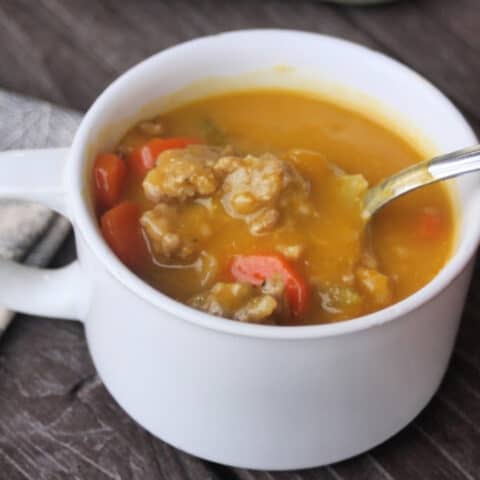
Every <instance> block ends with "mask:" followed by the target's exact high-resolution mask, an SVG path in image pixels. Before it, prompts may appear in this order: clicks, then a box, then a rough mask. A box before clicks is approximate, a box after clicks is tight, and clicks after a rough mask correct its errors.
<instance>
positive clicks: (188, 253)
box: [93, 90, 454, 325]
mask: <svg viewBox="0 0 480 480" xmlns="http://www.w3.org/2000/svg"><path fill="white" fill-rule="evenodd" d="M422 159H423V157H422V153H421V152H420V151H418V150H417V149H416V148H415V146H414V145H410V144H409V143H407V142H406V141H405V140H403V139H402V138H400V137H399V136H398V135H397V134H396V133H395V132H393V131H390V130H389V129H387V128H385V127H384V126H382V125H381V124H380V123H379V122H377V121H375V120H373V119H371V118H369V117H368V116H367V115H364V114H362V113H358V112H353V111H350V110H347V109H345V108H343V107H340V106H338V105H335V104H333V103H331V102H328V101H324V100H322V99H320V98H317V97H314V96H308V95H306V94H302V93H299V92H292V91H282V90H255V91H245V92H233V93H230V94H225V95H221V96H217V97H209V98H205V99H202V100H199V101H196V102H193V103H190V104H188V105H185V106H182V107H180V108H178V109H176V110H173V111H170V112H167V113H164V114H162V115H160V116H158V117H155V118H152V119H148V120H145V121H142V122H140V123H139V124H137V125H135V126H134V127H133V128H132V129H131V130H130V131H128V132H127V134H126V135H125V136H124V137H123V139H122V140H121V141H120V142H119V144H118V145H117V146H116V148H115V149H114V151H113V152H105V153H101V154H99V155H98V156H97V158H96V161H95V165H94V171H93V189H94V196H95V205H96V211H97V215H98V218H99V222H100V226H101V230H102V233H103V235H104V238H105V239H106V241H107V242H108V244H109V245H110V247H111V248H112V250H113V251H114V252H115V253H116V254H117V256H118V257H119V258H120V260H122V261H123V262H124V263H125V264H126V265H127V266H128V267H129V268H130V269H131V270H133V271H134V272H135V273H136V274H137V275H139V276H140V277H141V278H142V279H144V280H145V281H146V282H148V283H149V284H151V285H152V286H154V287H155V288H157V289H158V290H160V291H161V292H163V293H165V294H167V295H169V296H170V297H172V298H174V299H176V300H178V301H180V302H183V303H186V304H188V305H190V306H192V307H194V308H197V309H200V310H203V311H207V312H209V313H212V314H214V315H218V316H222V317H226V318H231V319H234V320H237V321H242V322H251V323H262V324H273V325H307V324H319V323H329V322H336V321H340V320H347V319H351V318H354V317H358V316H360V315H364V314H367V313H370V312H374V311H376V310H379V309H382V308H384V307H386V306H388V305H391V304H393V303H395V302H398V301H399V300H401V299H403V298H405V297H406V296H408V295H410V294H412V293H413V292H415V291H416V290H418V289H419V288H421V287H422V286H424V285H425V284H426V283H428V282H429V281H430V280H431V279H432V278H433V277H434V276H435V274H436V273H437V272H438V271H439V270H440V269H441V268H442V266H443V265H444V264H445V262H446V260H447V259H448V257H449V255H450V252H451V249H452V244H453V237H454V220H453V209H452V206H451V203H450V198H449V194H448V191H447V189H446V187H444V186H443V185H440V184H436V185H432V186H429V187H426V188H423V189H420V190H418V191H416V192H413V193H411V194H409V195H406V196H405V197H403V198H400V199H398V200H397V201H395V202H393V203H392V204H390V205H388V206H387V207H385V208H384V209H383V210H382V211H380V212H379V213H378V214H376V215H375V216H374V218H373V219H372V220H371V221H370V222H369V223H368V224H366V223H365V222H364V220H363V218H362V205H363V204H362V202H363V195H364V193H365V192H366V190H367V188H368V186H369V185H373V184H375V183H377V182H378V181H379V180H380V179H382V178H384V177H386V176H388V175H391V174H392V173H394V172H396V171H398V170H400V169H402V168H404V167H406V166H408V165H410V164H412V163H415V162H418V161H420V160H422Z"/></svg>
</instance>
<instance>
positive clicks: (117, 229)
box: [100, 202, 148, 270]
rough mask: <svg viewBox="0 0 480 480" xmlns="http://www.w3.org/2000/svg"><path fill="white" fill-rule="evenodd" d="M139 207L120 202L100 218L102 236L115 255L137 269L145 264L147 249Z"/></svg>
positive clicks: (131, 203) (130, 203)
mask: <svg viewBox="0 0 480 480" xmlns="http://www.w3.org/2000/svg"><path fill="white" fill-rule="evenodd" d="M140 215H141V212H140V208H139V207H138V206H137V205H136V204H135V203H133V202H122V203H120V204H119V205H117V206H116V207H113V208H112V209H110V210H108V211H107V212H106V213H104V214H103V215H102V217H101V219H100V226H101V230H102V234H103V237H104V238H105V240H106V241H107V243H108V245H109V246H110V248H111V249H112V250H113V251H114V252H115V254H116V255H117V257H118V258H119V259H120V260H121V261H122V262H123V263H125V265H127V266H128V267H130V268H132V269H134V270H137V269H139V268H141V267H142V266H143V265H145V262H146V260H147V259H148V250H147V246H146V243H145V240H144V238H143V234H142V229H141V226H140Z"/></svg>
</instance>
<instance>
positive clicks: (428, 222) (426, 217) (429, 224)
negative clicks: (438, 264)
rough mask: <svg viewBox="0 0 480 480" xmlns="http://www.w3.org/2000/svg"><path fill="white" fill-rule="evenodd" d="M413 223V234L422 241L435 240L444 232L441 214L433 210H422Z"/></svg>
mask: <svg viewBox="0 0 480 480" xmlns="http://www.w3.org/2000/svg"><path fill="white" fill-rule="evenodd" d="M415 221H416V223H415V234H416V236H417V237H419V238H421V239H423V240H435V239H437V238H440V237H441V236H442V235H443V233H444V232H445V222H444V219H443V217H442V214H441V212H440V211H438V210H437V209H435V208H426V209H424V210H423V211H422V212H421V213H420V214H419V215H418V216H417V217H416V219H415Z"/></svg>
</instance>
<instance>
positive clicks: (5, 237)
mask: <svg viewBox="0 0 480 480" xmlns="http://www.w3.org/2000/svg"><path fill="white" fill-rule="evenodd" d="M80 118H81V115H80V114H79V113H77V112H73V111H70V110H66V109H63V108H60V107H56V106H54V105H51V104H49V103H46V102H42V101H39V100H35V99H31V98H27V97H23V96H21V95H17V94H14V93H11V92H6V91H2V90H0V151H4V150H13V149H23V148H43V147H60V146H62V147H63V146H68V145H69V144H70V143H71V140H72V138H73V135H74V133H75V130H76V128H77V126H78V124H79V122H80ZM0 168H1V156H0ZM0 188H1V186H0ZM69 229H70V226H69V224H68V222H67V220H66V219H64V218H63V217H61V216H59V215H57V214H56V213H54V212H52V211H51V210H49V209H48V208H46V207H43V206H41V205H36V204H32V203H27V202H20V201H13V200H0V256H1V257H3V258H8V259H13V260H16V261H22V262H25V263H28V264H30V265H37V266H43V265H46V264H48V262H49V261H50V259H51V258H52V256H53V255H54V253H55V252H56V250H57V248H58V247H59V245H60V244H61V243H62V242H63V240H64V239H65V237H66V235H67V234H68V232H69ZM12 316H13V312H9V311H8V310H6V309H4V308H2V307H0V335H1V333H2V331H4V329H5V328H6V327H7V325H8V324H9V322H10V320H11V318H12Z"/></svg>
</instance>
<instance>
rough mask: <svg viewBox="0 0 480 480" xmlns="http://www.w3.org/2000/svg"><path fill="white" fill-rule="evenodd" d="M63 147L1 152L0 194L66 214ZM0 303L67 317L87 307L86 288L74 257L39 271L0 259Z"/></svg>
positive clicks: (76, 317) (75, 317)
mask: <svg viewBox="0 0 480 480" xmlns="http://www.w3.org/2000/svg"><path fill="white" fill-rule="evenodd" d="M68 155H69V150H68V149H67V148H51V149H41V150H16V151H15V150H12V151H7V152H2V153H0V198H9V199H21V200H28V201H32V202H36V203H41V204H43V205H45V206H47V207H50V208H51V209H53V210H55V211H57V212H58V213H60V214H62V215H64V216H66V217H68V209H67V204H66V191H65V182H64V171H65V163H66V161H67V158H68ZM0 285H1V287H0V304H1V305H3V306H5V307H7V308H8V309H11V310H14V311H18V312H23V313H29V314H34V315H43V316H48V317H56V318H63V319H70V320H80V319H81V318H82V317H83V314H84V312H85V310H86V308H85V306H86V304H87V299H88V298H87V297H88V291H89V289H88V287H87V285H86V284H85V278H84V275H82V272H81V267H80V264H79V263H78V260H76V261H74V262H72V263H71V264H70V265H67V266H66V267H62V268H58V269H42V268H35V267H29V266H26V265H21V264H19V263H15V262H12V261H10V260H5V259H0Z"/></svg>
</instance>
